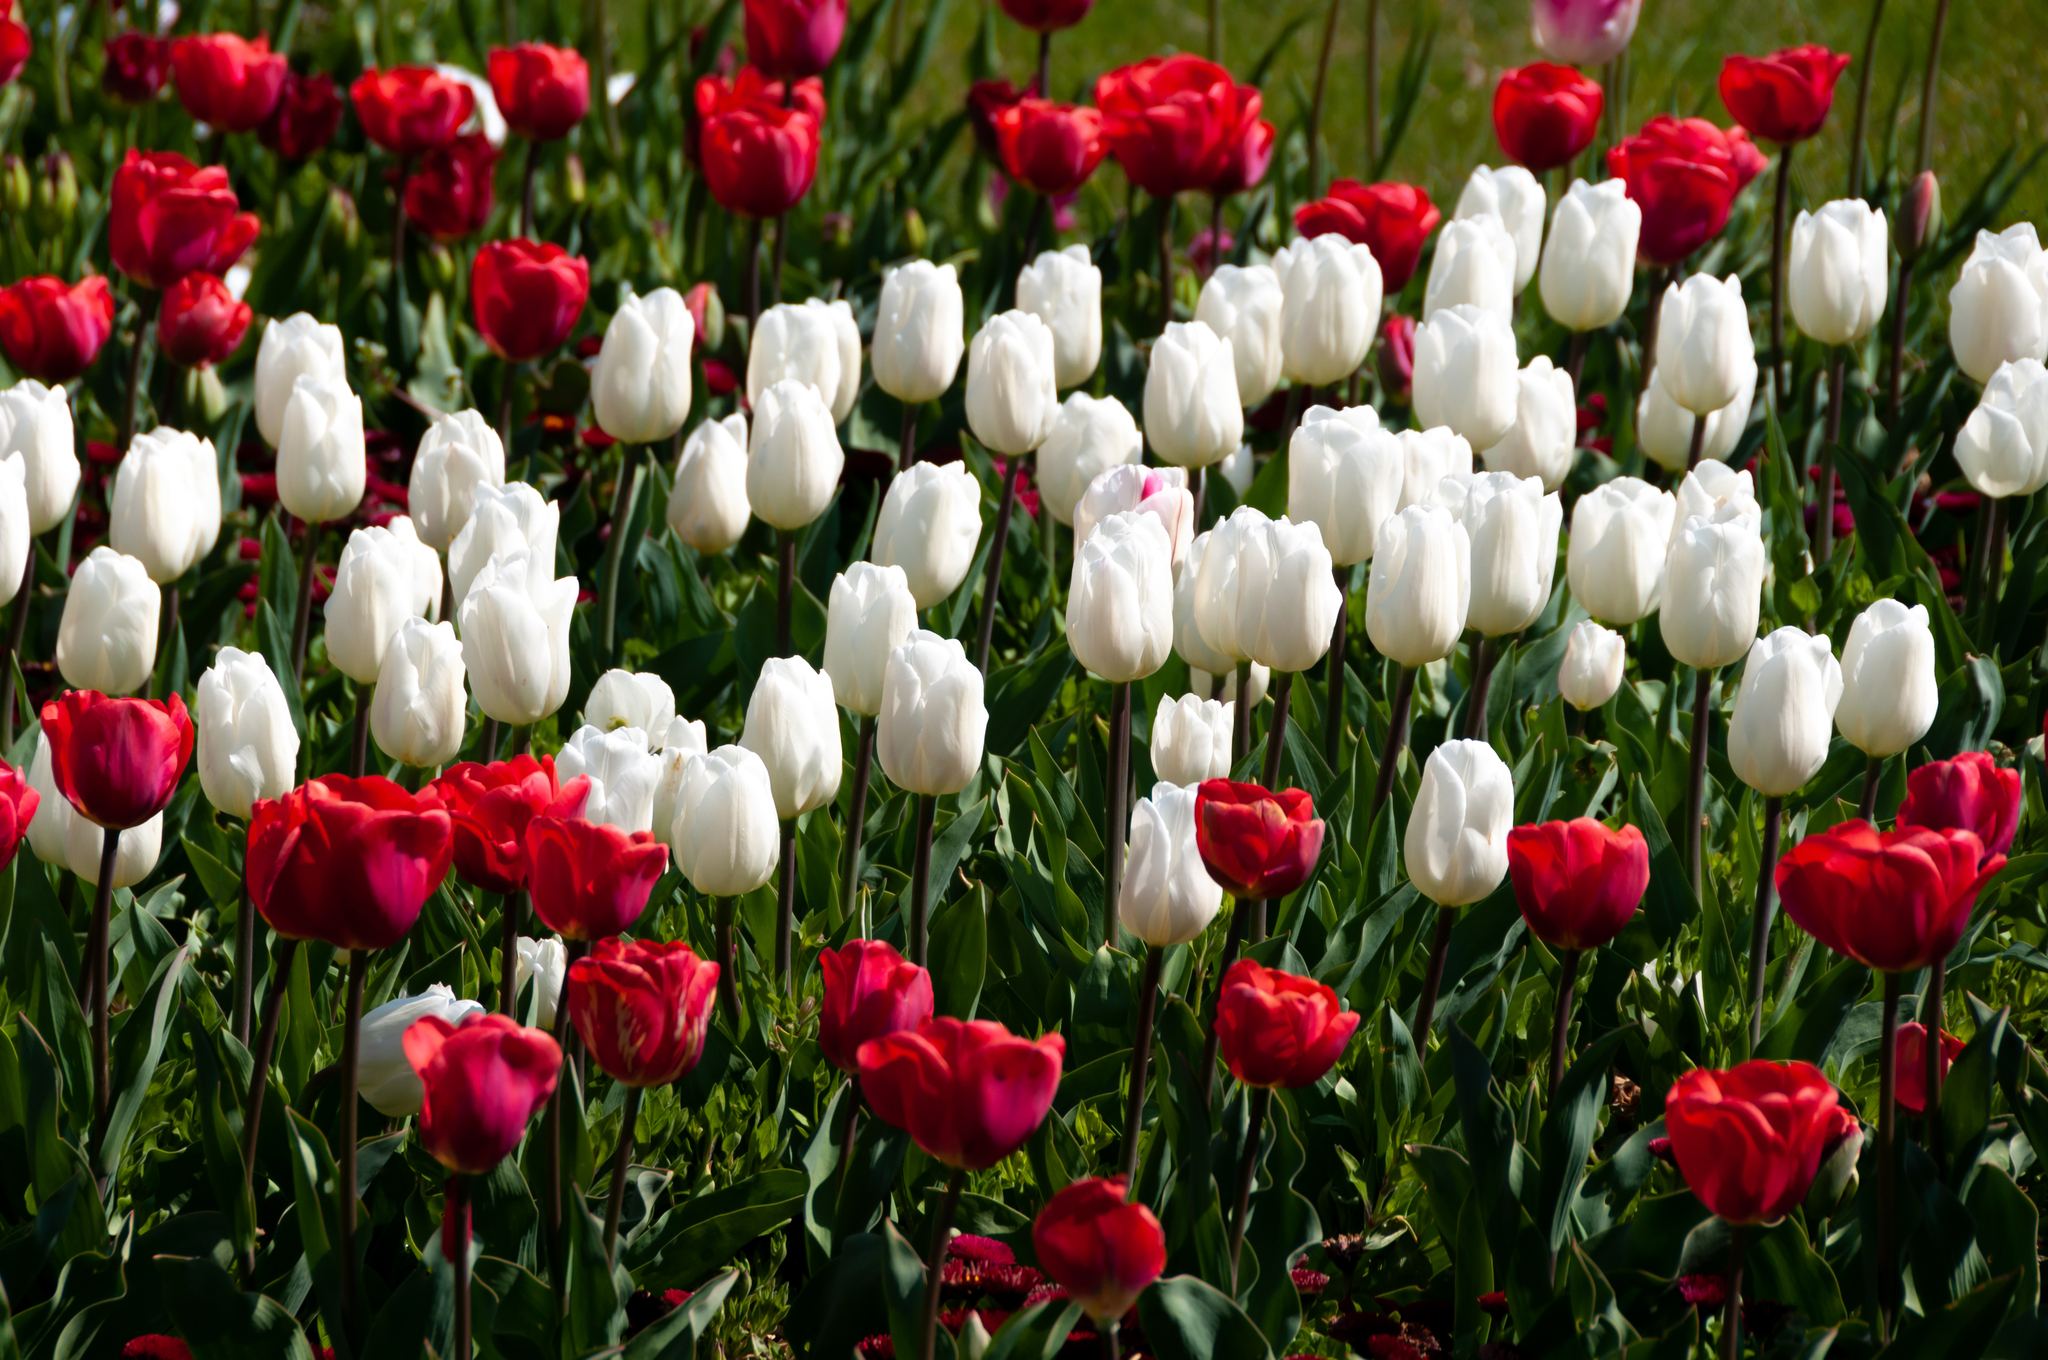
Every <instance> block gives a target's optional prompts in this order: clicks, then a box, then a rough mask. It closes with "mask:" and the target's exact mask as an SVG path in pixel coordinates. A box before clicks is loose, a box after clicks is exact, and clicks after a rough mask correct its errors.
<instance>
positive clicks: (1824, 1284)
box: [1742, 1221, 1848, 1327]
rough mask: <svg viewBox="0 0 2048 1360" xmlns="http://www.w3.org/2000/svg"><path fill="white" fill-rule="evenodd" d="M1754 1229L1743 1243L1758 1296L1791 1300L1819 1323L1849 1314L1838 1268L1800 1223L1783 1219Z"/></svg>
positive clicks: (1829, 1322) (1832, 1322)
mask: <svg viewBox="0 0 2048 1360" xmlns="http://www.w3.org/2000/svg"><path fill="white" fill-rule="evenodd" d="M1750 1232H1751V1236H1750V1237H1749V1239H1748V1240H1747V1241H1746V1242H1744V1243H1743V1248H1742V1261H1743V1269H1744V1271H1745V1272H1753V1274H1752V1275H1751V1282H1752V1287H1754V1289H1755V1290H1756V1297H1758V1298H1763V1299H1770V1300H1772V1301H1774V1302H1777V1303H1789V1304H1791V1305H1792V1306H1793V1307H1794V1308H1796V1309H1798V1310H1799V1311H1800V1312H1801V1313H1804V1314H1805V1315H1806V1317H1807V1320H1808V1322H1809V1323H1811V1324H1812V1325H1815V1326H1820V1327H1832V1326H1834V1325H1835V1324H1836V1323H1838V1322H1840V1321H1842V1320H1843V1319H1844V1318H1845V1317H1847V1316H1848V1314H1847V1312H1846V1311H1845V1310H1844V1309H1843V1307H1842V1290H1841V1286H1839V1285H1838V1284H1836V1283H1835V1272H1834V1271H1832V1270H1830V1269H1828V1263H1827V1262H1826V1261H1823V1260H1822V1259H1821V1258H1820V1257H1819V1256H1817V1255H1815V1254H1814V1251H1813V1248H1812V1247H1811V1246H1809V1245H1807V1241H1806V1234H1805V1233H1804V1232H1802V1231H1801V1230H1800V1228H1799V1226H1798V1225H1797V1224H1796V1223H1792V1222H1789V1221H1787V1222H1781V1223H1779V1224H1778V1225H1777V1226H1775V1227H1772V1228H1766V1229H1763V1230H1761V1231H1758V1230H1755V1229H1751V1230H1750Z"/></svg>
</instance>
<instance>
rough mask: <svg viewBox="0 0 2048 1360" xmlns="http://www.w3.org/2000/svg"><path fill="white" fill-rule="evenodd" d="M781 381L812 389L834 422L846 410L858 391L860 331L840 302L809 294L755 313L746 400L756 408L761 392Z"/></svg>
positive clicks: (851, 404)
mask: <svg viewBox="0 0 2048 1360" xmlns="http://www.w3.org/2000/svg"><path fill="white" fill-rule="evenodd" d="M784 380H790V381H794V382H801V383H806V384H808V385H809V386H810V387H811V388H812V389H813V390H814V391H816V392H817V394H818V395H819V396H820V397H822V398H823V399H824V401H825V404H826V405H827V406H828V407H830V408H831V411H832V423H833V424H834V425H839V424H841V423H843V422H844V421H845V420H846V418H847V416H848V415H850V414H851V413H852V411H853V400H854V397H855V396H856V395H857V394H858V393H859V391H860V331H859V329H858V328H857V327H856V326H855V325H854V321H853V311H852V309H851V308H849V307H848V306H847V305H846V303H845V302H843V301H842V302H833V303H830V304H827V303H824V302H821V301H819V300H818V299H817V298H811V299H809V300H808V301H806V302H804V303H803V304H801V305H798V304H795V303H783V304H781V305H780V306H776V307H770V308H769V309H768V310H767V311H765V312H763V313H762V314H761V319H760V321H759V323H758V324H757V325H756V327H755V332H754V338H753V345H752V347H751V348H750V349H749V350H748V352H747V401H748V402H749V403H750V404H752V405H756V406H758V405H759V404H760V401H761V396H762V394H763V393H764V392H766V391H767V390H768V389H769V388H770V387H772V386H774V385H775V384H776V383H778V382H782V381H784Z"/></svg>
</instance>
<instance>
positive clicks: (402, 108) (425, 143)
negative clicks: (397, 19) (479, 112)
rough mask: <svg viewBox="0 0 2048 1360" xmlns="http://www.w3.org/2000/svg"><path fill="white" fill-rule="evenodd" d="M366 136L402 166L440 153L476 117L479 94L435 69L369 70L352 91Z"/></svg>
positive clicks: (398, 68)
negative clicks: (402, 163)
mask: <svg viewBox="0 0 2048 1360" xmlns="http://www.w3.org/2000/svg"><path fill="white" fill-rule="evenodd" d="M348 97H349V103H350V105H351V106H352V107H354V109H355V111H356V119H357V121H358V122H360V123H361V124H362V125H363V135H364V136H366V137H368V138H369V139H370V140H371V141H373V142H375V143H376V144H377V145H378V146H380V147H382V148H383V149H384V150H385V151H386V152H388V153H389V154H391V155H393V156H396V157H398V158H399V159H401V160H410V159H415V158H417V157H420V156H423V155H425V154H426V153H427V152H429V151H434V150H438V149H439V148H441V147H444V146H446V145H448V143H450V142H452V141H454V140H455V134H456V133H458V132H459V131H461V130H462V125H463V124H464V123H466V122H468V121H469V118H470V115H471V114H472V113H474V112H475V111H476V94H475V92H474V91H472V90H471V89H470V88H469V86H468V85H466V84H464V83H463V82H461V81H459V80H453V79H450V78H449V77H448V76H446V75H443V74H441V73H440V72H439V71H436V70H435V69H434V68H432V67H430V66H396V67H393V68H391V69H390V70H386V71H377V70H369V71H365V72H363V73H362V74H361V75H360V76H357V77H356V80H355V83H354V84H353V85H350V86H349V90H348Z"/></svg>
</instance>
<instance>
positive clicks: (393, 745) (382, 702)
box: [370, 615, 469, 769]
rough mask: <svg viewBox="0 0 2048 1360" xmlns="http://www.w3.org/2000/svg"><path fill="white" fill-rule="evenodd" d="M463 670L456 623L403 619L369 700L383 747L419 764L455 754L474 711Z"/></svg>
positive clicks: (432, 763) (434, 762)
mask: <svg viewBox="0 0 2048 1360" xmlns="http://www.w3.org/2000/svg"><path fill="white" fill-rule="evenodd" d="M464 676H465V672H464V670H463V667H462V644H461V643H459V642H457V641H456V640H455V628H454V626H453V625H452V624H447V623H428V622H427V621H426V620H425V619H423V618H420V617H418V616H417V615H415V616H413V617H411V618H408V619H406V620H405V622H404V623H402V624H400V625H399V627H398V630H397V632H395V633H394V634H392V636H391V638H390V640H389V643H388V644H387V646H386V648H385V651H384V663H383V665H382V666H381V667H380V668H379V670H378V672H377V679H376V697H375V698H374V699H373V700H372V701H371V704H370V733H371V735H372V736H374V737H376V739H377V747H378V749H379V750H381V751H383V752H384V754H386V755H388V756H390V757H391V758H392V759H393V760H396V761H398V762H399V763H400V764H403V765H411V766H413V767H415V768H418V769H428V768H434V767H438V766H441V765H445V764H447V763H448V762H449V761H451V760H453V759H455V755H456V753H457V752H458V751H460V750H461V749H462V737H463V729H464V725H465V723H466V721H467V719H468V714H469V695H468V693H467V692H466V690H465V689H464V687H463V680H464Z"/></svg>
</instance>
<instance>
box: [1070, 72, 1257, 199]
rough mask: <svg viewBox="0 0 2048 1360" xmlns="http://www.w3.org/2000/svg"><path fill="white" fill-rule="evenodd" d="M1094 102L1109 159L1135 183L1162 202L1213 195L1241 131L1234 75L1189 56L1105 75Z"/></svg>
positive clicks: (1254, 112) (1099, 81)
mask: <svg viewBox="0 0 2048 1360" xmlns="http://www.w3.org/2000/svg"><path fill="white" fill-rule="evenodd" d="M1095 104H1096V107H1097V108H1099V109H1101V110H1102V135H1103V138H1104V139H1105V140H1106V141H1107V142H1108V143H1109V149H1110V154H1112V155H1114V156H1115V157H1116V158H1117V162H1118V164H1120V165H1122V166H1123V168H1124V174H1125V175H1126V176H1128V177H1129V179H1130V181H1131V183H1133V184H1135V185H1137V186H1138V187H1139V188H1140V189H1143V190H1144V191H1145V192H1146V193H1148V194H1151V195H1153V196H1154V197H1156V198H1170V197H1171V196H1173V195H1174V194H1178V193H1182V192H1185V191H1187V190H1189V189H1206V188H1207V187H1208V186H1209V183H1210V181H1211V180H1212V179H1214V178H1215V176H1216V174H1217V172H1218V170H1219V168H1220V163H1221V161H1222V160H1223V158H1224V156H1225V154H1226V152H1227V150H1229V149H1230V147H1231V145H1232V143H1231V141H1230V138H1231V137H1232V134H1233V133H1239V132H1240V130H1239V126H1238V123H1239V119H1238V112H1239V109H1238V95H1237V84H1236V82H1235V81H1233V80H1232V79H1231V78H1230V73H1229V72H1228V71H1226V70H1224V69H1223V68H1222V67H1221V66H1218V65H1216V64H1215V63H1214V62H1211V61H1204V60H1203V59H1202V58H1200V57H1196V56H1192V55H1189V54H1185V53H1183V54H1181V55H1178V56H1172V57H1150V58H1147V59H1146V60H1144V61H1141V62H1138V63H1136V64H1134V65H1131V66H1120V67H1118V68H1117V69H1115V70H1113V71H1110V72H1108V73H1106V74H1104V75H1102V76H1100V77H1098V78H1097V80H1096V82H1095ZM1256 116H1257V110H1256V105H1254V106H1253V117H1254V118H1256ZM1240 135H1241V133H1240Z"/></svg>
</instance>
